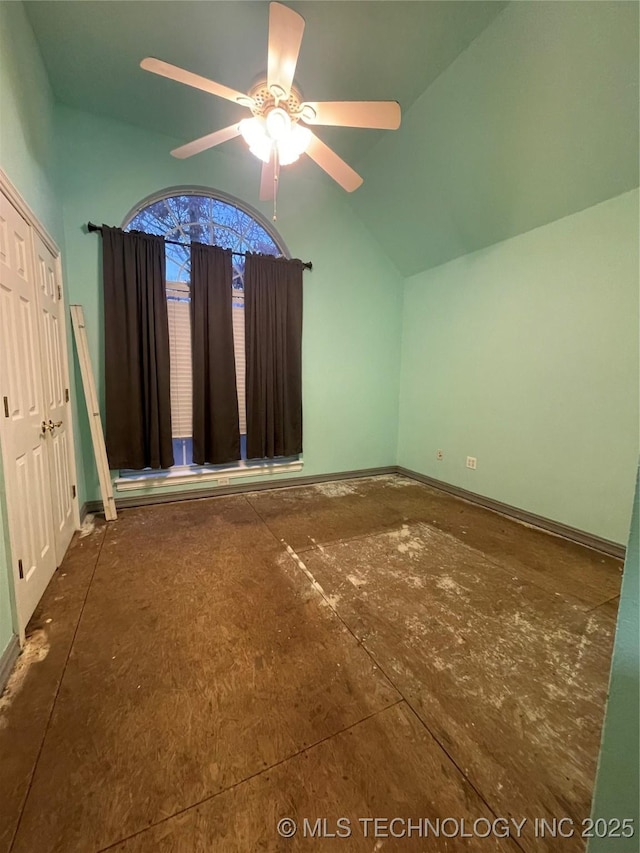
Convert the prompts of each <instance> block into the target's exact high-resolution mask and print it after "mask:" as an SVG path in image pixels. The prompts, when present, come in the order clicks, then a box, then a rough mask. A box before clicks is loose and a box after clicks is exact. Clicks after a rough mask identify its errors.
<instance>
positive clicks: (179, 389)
mask: <svg viewBox="0 0 640 853" xmlns="http://www.w3.org/2000/svg"><path fill="white" fill-rule="evenodd" d="M167 312H168V315H169V357H170V360H171V427H172V430H171V431H172V434H173V437H174V438H190V437H191V433H192V426H191V425H192V408H191V401H192V381H191V317H190V314H189V287H188V285H187V284H183V283H182V282H168V283H167Z"/></svg>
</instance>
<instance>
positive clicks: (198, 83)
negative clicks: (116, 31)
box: [140, 56, 253, 106]
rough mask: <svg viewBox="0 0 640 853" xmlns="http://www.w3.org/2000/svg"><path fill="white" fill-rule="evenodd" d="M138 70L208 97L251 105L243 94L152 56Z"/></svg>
mask: <svg viewBox="0 0 640 853" xmlns="http://www.w3.org/2000/svg"><path fill="white" fill-rule="evenodd" d="M140 68H144V70H145V71H151V73H152V74H159V75H160V76H161V77H168V78H169V80H176V81H177V82H178V83H184V84H185V85H187V86H193V88H194V89H201V90H202V91H203V92H209V94H210V95H217V96H218V97H219V98H226V99H227V101H233V102H234V103H237V104H242V105H243V106H250V105H251V104H252V103H253V99H252V98H250V97H249V96H248V95H245V94H244V93H243V92H237V91H236V90H235V89H230V88H229V87H228V86H223V85H222V83H215V82H214V81H213V80H209V79H208V78H207V77H201V76H200V75H199V74H193V72H191V71H186V70H185V69H184V68H179V67H178V66H177V65H171V63H169V62H163V61H162V59H154V57H153V56H147V57H146V59H143V60H142V62H141V63H140Z"/></svg>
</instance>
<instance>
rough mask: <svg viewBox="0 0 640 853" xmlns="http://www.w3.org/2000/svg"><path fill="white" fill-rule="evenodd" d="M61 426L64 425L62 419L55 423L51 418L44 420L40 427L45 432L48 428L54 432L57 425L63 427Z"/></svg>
mask: <svg viewBox="0 0 640 853" xmlns="http://www.w3.org/2000/svg"><path fill="white" fill-rule="evenodd" d="M61 426H62V421H56V422H55V423H54V422H53V421H52V420H51V418H49V420H48V421H42V426H41V427H40V429H41V430H42V432H43V433H45V432H46V431H47V430H49V432H53V431H54V429H56V428H57V427H61Z"/></svg>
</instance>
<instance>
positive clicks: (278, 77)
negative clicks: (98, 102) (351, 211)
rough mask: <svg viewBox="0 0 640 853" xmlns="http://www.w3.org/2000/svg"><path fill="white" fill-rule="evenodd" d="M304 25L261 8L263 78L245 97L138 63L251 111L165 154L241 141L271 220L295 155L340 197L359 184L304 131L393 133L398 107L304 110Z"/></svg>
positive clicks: (329, 105) (325, 105)
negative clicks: (257, 172)
mask: <svg viewBox="0 0 640 853" xmlns="http://www.w3.org/2000/svg"><path fill="white" fill-rule="evenodd" d="M304 23H305V22H304V18H303V17H302V15H299V14H298V13H297V12H295V11H294V10H293V9H289V8H288V7H287V6H284V5H283V4H282V3H270V4H269V47H268V55H267V76H266V80H265V79H263V80H261V81H260V82H259V83H258V84H257V85H255V86H253V87H252V89H251V91H250V92H249V93H248V94H244V93H242V92H238V91H236V90H235V89H230V88H229V87H228V86H223V85H222V84H220V83H215V82H214V81H213V80H209V79H207V78H206V77H201V76H200V75H198V74H194V73H193V72H191V71H187V70H186V69H184V68H179V67H178V66H176V65H171V64H170V63H168V62H164V61H163V60H160V59H155V58H153V57H147V58H146V59H143V60H142V62H141V63H140V65H141V67H142V68H143V69H144V70H145V71H150V72H152V73H153V74H158V75H160V76H162V77H167V78H169V79H171V80H175V81H177V82H179V83H184V84H185V85H187V86H192V87H194V88H196V89H200V90H201V91H204V92H208V93H210V94H212V95H217V96H218V97H220V98H226V99H227V100H229V101H233V102H234V103H236V104H239V105H240V106H243V107H248V108H249V109H250V110H251V112H252V113H253V117H252V118H246V119H243V120H242V121H240V122H239V123H238V124H235V125H231V126H229V127H225V128H222V129H221V130H218V131H215V132H214V133H209V134H207V135H206V136H202V137H200V138H199V139H195V140H193V142H188V143H187V144H185V145H182V146H180V147H179V148H176V149H174V150H173V151H172V152H171V153H172V154H173V156H174V157H179V158H185V157H192V156H193V155H194V154H199V153H200V152H201V151H206V150H207V149H209V148H213V147H214V146H216V145H220V144H221V143H223V142H226V141H227V140H229V139H234V138H235V137H237V136H242V138H243V139H244V141H245V142H246V143H247V145H248V146H249V151H250V152H251V153H252V154H253V155H254V156H255V157H257V158H258V159H259V160H261V161H262V163H263V165H262V178H261V181H260V200H261V201H270V200H273V201H274V219H275V199H276V194H277V187H278V177H279V170H280V166H288V165H290V164H291V163H295V161H296V160H298V159H299V158H300V155H301V154H304V153H306V154H307V155H308V156H309V157H310V158H311V159H312V160H313V161H314V162H315V163H317V165H318V166H320V168H321V169H323V170H324V171H325V172H326V173H327V174H328V175H329V176H330V177H331V178H333V180H334V181H336V182H337V183H338V184H340V186H341V187H342V188H343V189H345V190H346V191H347V192H353V191H354V190H355V189H357V188H358V187H359V186H360V185H361V184H362V178H361V177H360V175H358V173H357V172H355V171H354V170H353V169H352V168H351V166H349V165H348V163H346V162H345V161H344V160H342V159H341V158H340V157H339V156H338V155H337V154H336V153H335V151H333V150H332V149H331V148H329V146H328V145H325V143H324V142H322V140H321V139H320V138H319V137H318V136H316V135H315V134H314V133H313V132H312V131H311V130H310V129H309V128H308V127H305V126H304V125H305V124H312V125H314V126H315V125H325V126H332V127H364V128H381V129H384V130H396V129H397V128H398V127H399V126H400V105H399V104H398V103H397V102H396V101H324V102H323V101H318V102H311V103H307V102H304V101H303V100H302V94H301V93H300V91H299V90H298V89H297V88H296V87H295V86H294V85H293V78H294V76H295V72H296V65H297V63H298V54H299V53H300V45H301V43H302V34H303V32H304ZM301 122H303V123H304V124H301Z"/></svg>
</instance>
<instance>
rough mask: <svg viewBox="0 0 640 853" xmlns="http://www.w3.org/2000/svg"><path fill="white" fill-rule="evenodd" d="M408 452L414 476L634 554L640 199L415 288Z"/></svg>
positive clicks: (420, 280)
mask: <svg viewBox="0 0 640 853" xmlns="http://www.w3.org/2000/svg"><path fill="white" fill-rule="evenodd" d="M398 447H399V449H398V462H399V464H400V465H403V466H405V467H406V468H410V469H413V470H415V471H419V472H421V473H423V474H427V475H429V476H431V477H435V478H437V479H439V480H444V481H446V482H447V483H452V484H454V485H456V486H461V487H463V488H465V489H469V490H470V491H473V492H477V493H479V494H482V495H486V496H488V497H491V498H494V499H496V500H500V501H503V502H505V503H507V504H511V505H513V506H516V507H521V508H523V509H526V510H529V511H530V512H533V513H536V514H538V515H541V516H545V517H547V518H551V519H554V520H556V521H559V522H562V523H564V524H568V525H571V526H572V527H576V528H579V529H581V530H586V531H589V532H591V533H594V534H596V535H598V536H602V537H604V538H606V539H610V540H613V541H615V542H620V543H625V542H626V538H627V532H628V529H629V516H630V512H631V505H632V499H633V484H634V475H635V469H636V464H637V459H638V192H637V190H636V191H633V192H629V193H625V194H623V195H621V196H618V197H617V198H615V199H611V200H610V201H607V202H603V203H602V204H599V205H597V206H594V207H592V208H589V209H588V210H585V211H582V212H581V213H577V214H574V215H573V216H569V217H566V218H565V219H561V220H559V221H557V222H554V223H552V224H550V225H546V226H543V227H541V228H538V229H536V230H534V231H530V232H529V233H527V234H524V235H521V236H518V237H515V238H513V239H511V240H508V241H506V242H504V243H500V244H497V245H494V246H492V247H491V248H488V249H483V250H481V251H479V252H475V253H473V254H469V255H466V256H465V257H463V258H458V259H456V260H454V261H451V262H449V263H447V264H444V265H443V266H440V267H437V268H435V269H431V270H428V271H427V272H423V273H420V274H418V275H415V276H413V277H411V278H409V279H408V280H407V281H406V285H405V298H404V325H403V334H402V368H401V382H400V424H399V445H398ZM438 449H442V450H443V451H444V459H443V460H442V461H441V462H439V461H437V460H436V451H437V450H438ZM467 456H475V457H477V460H478V466H477V470H475V471H472V470H469V469H467V468H466V457H467Z"/></svg>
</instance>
